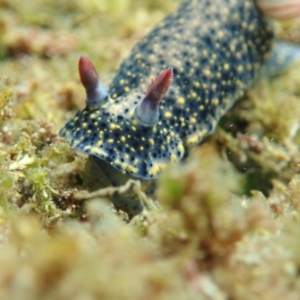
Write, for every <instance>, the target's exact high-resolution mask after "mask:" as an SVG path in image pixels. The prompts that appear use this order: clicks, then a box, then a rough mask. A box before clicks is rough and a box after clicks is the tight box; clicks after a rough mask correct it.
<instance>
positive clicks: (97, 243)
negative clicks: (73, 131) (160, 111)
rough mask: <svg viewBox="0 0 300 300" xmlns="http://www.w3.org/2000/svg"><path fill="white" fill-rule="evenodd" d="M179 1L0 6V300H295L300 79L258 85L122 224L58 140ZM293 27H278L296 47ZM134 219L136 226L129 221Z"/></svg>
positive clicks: (293, 74) (295, 69) (289, 75)
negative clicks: (88, 91) (92, 90)
mask: <svg viewBox="0 0 300 300" xmlns="http://www.w3.org/2000/svg"><path fill="white" fill-rule="evenodd" d="M179 2H180V1H179V0H178V1H177V0H176V1H171V0H168V1H150V0H147V1H140V0H139V1H129V0H126V1H124V0H122V1H121V0H113V1H109V0H107V1H88V2H82V1H73V2H68V1H67V2H58V1H48V0H35V1H29V2H28V1H27V2H21V1H19V0H11V1H6V0H1V1H0V7H1V10H0V33H1V38H0V66H1V68H0V168H1V172H0V266H1V267H0V299H12V300H14V299H22V300H26V299H30V300H34V299H46V300H47V299H49V300H50V299H174V298H175V299H298V298H299V292H300V291H299V287H300V285H299V283H300V282H299V280H300V277H299V271H298V270H299V263H300V256H299V247H300V245H299V220H300V219H299V213H300V198H299V189H300V178H299V166H300V155H299V143H300V135H299V131H298V127H299V121H298V120H299V112H300V101H299V96H300V90H299V87H300V74H299V65H298V66H297V65H295V66H292V68H291V69H290V70H289V71H288V72H286V73H285V74H283V76H281V77H278V78H275V79H273V80H268V81H267V80H265V81H264V82H262V83H260V84H259V85H258V86H257V87H255V88H253V89H251V90H250V91H249V92H248V93H247V95H246V97H244V98H243V99H242V100H241V101H239V102H238V103H237V104H236V105H235V107H234V108H233V109H232V110H231V111H230V112H229V113H228V114H227V115H226V116H225V117H224V118H223V119H222V122H221V125H220V126H219V127H218V129H217V131H216V133H215V134H214V135H213V136H212V137H209V138H207V139H206V141H205V142H204V143H203V145H201V146H199V147H197V148H195V149H194V150H193V151H192V153H191V154H190V156H189V157H188V158H187V159H186V160H185V161H184V162H181V163H179V164H176V165H174V166H171V167H170V168H169V169H168V170H166V172H165V173H164V174H163V176H162V177H161V178H160V179H159V181H158V188H157V192H156V196H155V199H156V200H157V202H153V200H152V199H148V198H147V197H145V195H144V194H143V191H142V189H141V186H140V184H139V183H138V182H129V183H128V184H127V185H125V186H123V187H121V190H118V191H119V192H120V191H121V192H122V191H124V190H126V189H128V190H129V192H130V191H131V189H133V190H135V191H136V192H137V193H138V194H139V195H140V199H142V200H140V201H141V202H142V205H143V207H145V208H147V209H145V210H144V211H143V212H142V213H141V214H139V215H137V216H135V217H133V218H132V219H131V218H129V216H128V215H126V213H124V212H121V211H116V209H115V208H114V207H113V206H112V204H111V203H110V201H109V199H108V198H109V195H110V193H114V192H115V190H114V189H112V188H110V187H105V188H104V189H98V187H97V188H95V187H94V186H93V182H92V181H89V178H88V177H87V174H86V170H87V165H88V161H87V159H86V158H85V157H82V156H80V155H78V153H76V152H75V151H74V150H72V149H70V147H69V145H68V144H67V143H65V142H64V141H63V140H61V139H60V138H59V137H58V136H57V132H58V129H59V128H60V127H61V126H62V125H63V124H64V122H65V121H66V120H67V119H68V118H69V117H70V116H72V115H73V114H74V112H75V111H76V110H77V109H78V108H79V107H82V106H83V105H84V101H83V100H84V91H83V90H82V87H81V86H80V83H79V77H78V74H77V66H76V65H77V60H78V57H79V55H81V54H84V55H87V56H89V57H90V58H91V59H92V60H93V61H94V62H95V65H96V67H97V69H98V70H99V72H100V76H101V79H102V81H103V82H104V85H107V84H108V83H109V81H110V79H111V78H112V76H113V74H114V71H115V70H116V69H117V68H118V65H119V63H120V62H121V61H122V59H123V58H124V57H125V56H126V55H127V54H128V53H129V51H130V49H131V47H132V46H133V45H134V44H135V43H136V42H137V41H138V40H139V39H140V38H141V37H142V36H144V35H145V34H146V32H147V31H148V30H150V29H151V27H152V26H153V24H155V23H156V22H157V21H158V20H159V19H161V18H162V17H163V16H164V15H165V14H166V13H167V12H169V11H171V10H172V9H173V8H174V7H175V6H176V4H177V3H179ZM299 28H300V22H299V20H295V21H294V22H287V23H285V24H277V31H278V34H279V35H280V36H281V37H282V38H283V39H285V40H288V41H293V42H296V43H300V35H299ZM131 217H132V216H131Z"/></svg>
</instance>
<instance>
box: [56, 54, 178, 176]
mask: <svg viewBox="0 0 300 300" xmlns="http://www.w3.org/2000/svg"><path fill="white" fill-rule="evenodd" d="M79 74H80V78H81V82H82V84H83V86H84V87H85V90H86V95H87V98H86V107H85V108H84V109H83V110H80V111H78V112H77V113H76V115H75V116H74V117H73V118H71V119H70V120H69V121H68V122H67V123H66V125H65V126H64V127H63V128H62V129H61V130H60V132H59V134H60V136H62V137H64V138H65V139H66V140H67V141H69V142H70V144H71V146H72V147H73V148H75V149H78V150H79V151H81V152H83V153H86V154H89V155H94V156H96V157H97V158H99V159H101V160H104V161H106V162H108V163H109V164H110V165H112V166H113V167H115V168H116V169H118V170H119V171H121V172H123V173H127V174H130V175H132V176H134V177H137V178H141V179H153V178H156V177H157V176H158V175H159V174H160V172H161V171H162V170H163V169H164V168H165V166H166V165H167V164H168V163H169V162H171V161H172V162H174V161H177V160H179V159H181V158H182V157H183V154H184V147H183V143H182V140H181V139H180V137H179V136H178V135H177V134H176V133H175V132H174V131H171V130H169V129H168V126H164V124H165V123H164V122H165V121H164V118H163V117H161V116H160V114H159V103H160V101H161V100H162V98H163V97H164V95H165V94H166V93H167V92H168V90H169V88H170V85H171V83H172V76H173V71H172V69H171V68H168V69H166V70H164V71H162V72H161V73H160V74H158V76H157V77H156V78H155V79H153V80H152V82H151V83H150V85H149V87H148V89H147V90H146V91H143V90H142V89H140V88H137V89H132V90H130V91H129V92H128V93H125V94H123V95H121V96H119V97H118V98H116V99H112V98H111V97H110V96H109V94H108V93H107V92H106V91H105V89H104V88H103V86H102V84H101V82H100V80H99V76H98V74H97V72H96V70H95V68H94V66H93V64H92V63H91V62H90V61H89V60H88V59H87V58H85V57H81V58H80V60H79Z"/></svg>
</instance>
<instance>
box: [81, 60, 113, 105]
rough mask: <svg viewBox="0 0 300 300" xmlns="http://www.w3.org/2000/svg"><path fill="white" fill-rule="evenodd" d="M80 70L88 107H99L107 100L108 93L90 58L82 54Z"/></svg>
mask: <svg viewBox="0 0 300 300" xmlns="http://www.w3.org/2000/svg"><path fill="white" fill-rule="evenodd" d="M78 70H79V75H80V80H81V83H82V85H83V86H84V88H85V90H86V105H87V107H89V108H94V107H99V106H100V105H101V104H103V103H104V102H105V100H106V98H107V96H108V93H107V91H106V90H105V89H104V88H103V86H102V84H101V82H100V78H99V75H98V73H97V71H96V69H95V67H94V65H93V64H92V62H91V61H90V60H89V59H88V58H86V57H84V56H81V57H80V59H79V62H78Z"/></svg>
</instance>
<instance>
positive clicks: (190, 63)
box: [59, 0, 300, 185]
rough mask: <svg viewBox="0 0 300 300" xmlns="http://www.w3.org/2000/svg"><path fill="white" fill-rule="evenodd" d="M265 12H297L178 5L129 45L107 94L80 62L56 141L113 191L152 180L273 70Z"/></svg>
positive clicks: (225, 0)
mask: <svg viewBox="0 0 300 300" xmlns="http://www.w3.org/2000/svg"><path fill="white" fill-rule="evenodd" d="M264 12H265V13H266V14H264ZM266 15H270V16H271V17H278V18H282V19H283V18H289V17H293V16H296V15H300V5H299V1H295V0H294V1H292V0H290V1H284V0H273V1H272V0H257V1H254V0H213V1H212V0H186V1H183V3H182V4H181V5H180V6H179V7H178V8H177V10H176V11H174V12H173V13H171V14H169V15H168V16H167V17H166V18H165V19H163V20H162V21H161V22H160V23H159V24H158V25H157V26H156V27H155V28H154V29H153V30H152V31H151V32H150V33H149V34H148V35H147V36H146V37H144V38H143V39H142V40H141V41H140V42H139V43H138V44H137V45H136V46H135V47H134V49H133V50H132V52H131V54H130V55H129V57H128V58H127V59H126V60H125V61H124V62H123V63H122V65H121V67H120V69H119V71H118V72H117V75H116V76H115V78H114V79H113V80H112V82H111V84H110V85H109V88H108V90H105V89H104V87H103V86H102V84H101V81H100V79H99V76H98V73H97V71H96V70H95V68H94V66H93V64H92V63H91V62H90V60H89V59H88V58H86V57H81V58H80V59H79V74H80V78H81V82H82V84H83V86H84V88H85V90H86V107H85V108H84V109H83V110H80V111H78V112H77V113H76V115H75V116H74V117H73V118H71V119H70V120H69V121H68V122H67V123H66V125H65V126H64V127H63V128H62V129H61V130H60V132H59V134H60V136H62V137H64V138H65V139H66V140H67V141H68V142H69V143H70V144H71V146H72V147H73V148H75V149H78V150H79V151H81V152H83V153H86V154H88V155H92V156H93V157H94V158H97V159H98V162H99V164H100V165H101V166H102V167H103V168H104V169H107V170H109V171H107V173H109V176H111V182H112V184H113V185H118V184H120V183H122V182H124V181H125V180H126V179H128V178H136V179H140V180H142V181H148V180H152V179H155V178H157V177H158V176H159V174H160V173H161V171H162V170H163V169H164V168H165V167H166V166H167V165H168V164H169V163H170V162H176V161H178V160H180V159H182V158H183V156H184V155H185V152H186V150H187V149H188V148H189V147H191V146H194V145H197V144H199V143H200V142H201V141H202V140H203V138H205V137H206V136H207V135H209V134H211V133H212V132H213V131H214V130H215V128H216V125H217V124H218V122H219V120H220V118H221V117H222V116H223V115H224V114H225V113H226V111H227V110H228V109H229V108H230V107H231V106H232V105H233V103H234V102H235V101H236V100H237V99H238V98H240V97H241V96H242V95H243V94H244V92H245V91H246V90H247V89H248V88H249V87H251V86H252V85H253V84H254V83H255V82H256V81H257V80H258V79H259V77H260V76H261V74H262V72H263V70H264V68H265V67H266V66H267V65H268V64H269V65H272V66H273V65H276V53H272V50H273V49H276V51H280V47H276V46H274V45H276V42H275V38H274V33H273V28H272V24H271V23H270V20H269V17H268V16H266ZM278 49H279V50H278ZM295 49H296V48H295V47H291V50H290V51H287V52H288V53H289V55H290V54H292V55H293V53H294V51H296V52H297V51H298V49H297V50H295ZM288 50H289V48H288ZM276 51H275V50H274V51H273V52H276ZM298 54H299V51H298V52H297V55H298ZM270 60H271V62H270ZM119 178H121V179H120V180H119Z"/></svg>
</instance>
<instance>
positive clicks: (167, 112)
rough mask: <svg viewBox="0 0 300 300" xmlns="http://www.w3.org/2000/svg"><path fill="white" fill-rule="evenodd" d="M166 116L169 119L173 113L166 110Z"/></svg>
mask: <svg viewBox="0 0 300 300" xmlns="http://www.w3.org/2000/svg"><path fill="white" fill-rule="evenodd" d="M164 116H165V118H167V119H169V118H171V117H172V114H171V113H170V112H169V111H166V112H165V115H164Z"/></svg>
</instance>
